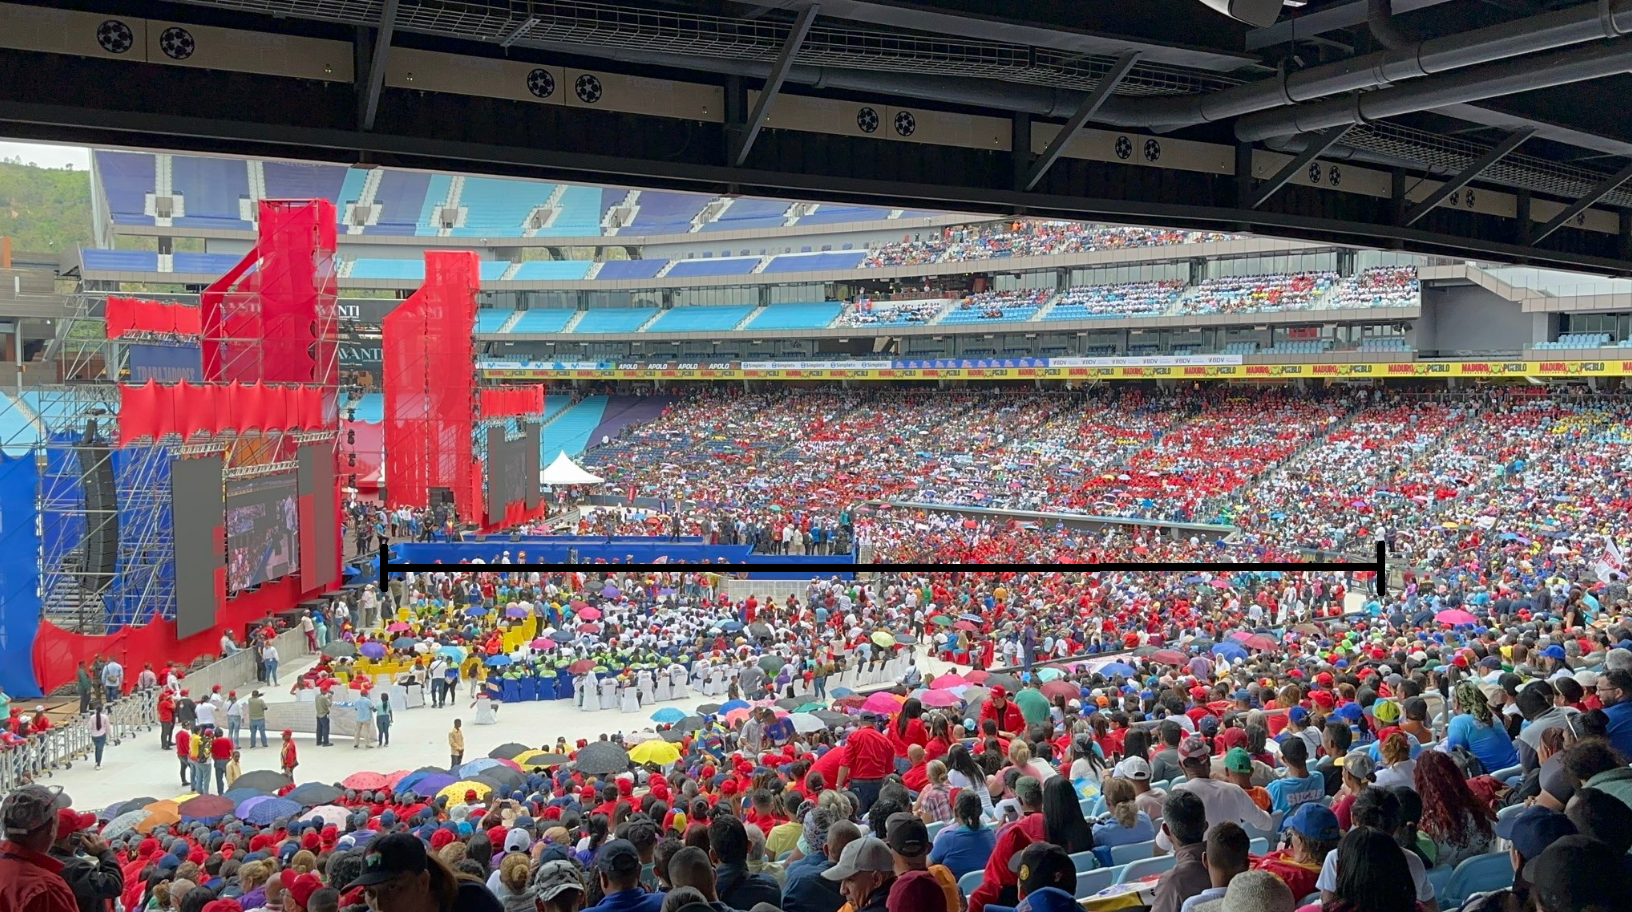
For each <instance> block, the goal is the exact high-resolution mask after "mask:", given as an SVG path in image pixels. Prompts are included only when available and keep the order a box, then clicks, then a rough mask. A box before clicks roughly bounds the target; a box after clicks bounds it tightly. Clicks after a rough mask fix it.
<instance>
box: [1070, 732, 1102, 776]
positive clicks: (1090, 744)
mask: <svg viewBox="0 0 1632 912" xmlns="http://www.w3.org/2000/svg"><path fill="white" fill-rule="evenodd" d="M1069 769H1070V771H1071V775H1070V779H1071V781H1072V782H1075V781H1077V780H1078V779H1092V780H1094V781H1095V782H1098V781H1099V780H1100V778H1101V777H1102V776H1104V775H1105V771H1106V766H1105V757H1104V756H1103V755H1102V754H1101V753H1100V752H1099V744H1098V743H1097V742H1096V741H1095V740H1094V736H1093V735H1091V734H1088V733H1087V732H1083V733H1082V734H1079V735H1077V736H1076V737H1074V738H1072V739H1071V766H1070V767H1069Z"/></svg>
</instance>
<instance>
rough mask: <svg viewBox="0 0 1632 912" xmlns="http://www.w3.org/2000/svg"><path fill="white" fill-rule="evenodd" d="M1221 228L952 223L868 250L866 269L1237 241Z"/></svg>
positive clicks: (863, 264) (864, 263) (1026, 221)
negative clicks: (1199, 229)
mask: <svg viewBox="0 0 1632 912" xmlns="http://www.w3.org/2000/svg"><path fill="white" fill-rule="evenodd" d="M1235 237H1236V235H1230V234H1222V233H1219V232H1216V231H1180V230H1175V229H1171V228H1138V227H1121V226H1111V225H1087V224H1083V223H1081V222H1059V221H1041V220H1032V219H1022V220H1019V221H1014V222H986V223H982V224H978V225H951V226H948V227H946V228H942V229H940V230H939V231H929V232H924V233H921V234H917V235H914V236H912V237H904V238H902V239H901V240H900V241H896V242H892V243H888V244H881V245H879V246H877V247H873V248H872V249H870V250H868V252H867V258H866V259H865V260H863V261H862V268H864V269H877V268H880V267H885V266H917V265H920V264H924V263H961V262H973V261H980V260H996V259H1006V258H1009V257H1020V256H1050V255H1055V254H1062V253H1085V252H1090V251H1094V250H1120V249H1124V248H1128V247H1166V246H1171V245H1174V244H1206V243H1212V242H1215V241H1227V240H1232V239H1234V238H1235Z"/></svg>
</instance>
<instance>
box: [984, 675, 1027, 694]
mask: <svg viewBox="0 0 1632 912" xmlns="http://www.w3.org/2000/svg"><path fill="white" fill-rule="evenodd" d="M986 687H987V688H988V689H990V688H993V687H1001V688H1004V689H1005V690H1007V691H1008V692H1009V693H1014V692H1015V691H1017V690H1019V689H1020V679H1019V678H1016V677H1012V676H1010V675H992V676H991V677H989V678H987V679H986Z"/></svg>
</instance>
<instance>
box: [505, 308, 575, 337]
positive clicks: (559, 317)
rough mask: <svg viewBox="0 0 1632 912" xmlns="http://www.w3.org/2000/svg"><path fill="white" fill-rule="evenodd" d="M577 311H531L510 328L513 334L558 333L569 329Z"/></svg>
mask: <svg viewBox="0 0 1632 912" xmlns="http://www.w3.org/2000/svg"><path fill="white" fill-rule="evenodd" d="M577 312H578V311H576V310H566V309H551V310H529V311H527V312H526V313H524V314H522V315H521V319H519V320H517V321H516V323H515V325H514V326H512V327H510V331H511V332H513V333H558V332H560V331H561V330H563V329H566V328H567V323H568V322H569V321H571V320H572V315H573V314H575V313H577Z"/></svg>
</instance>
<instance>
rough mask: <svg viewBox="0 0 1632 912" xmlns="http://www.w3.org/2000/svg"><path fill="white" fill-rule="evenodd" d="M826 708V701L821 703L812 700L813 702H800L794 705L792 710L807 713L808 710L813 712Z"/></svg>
mask: <svg viewBox="0 0 1632 912" xmlns="http://www.w3.org/2000/svg"><path fill="white" fill-rule="evenodd" d="M826 708H827V704H826V703H822V702H820V701H817V702H814V703H800V704H799V705H798V706H795V707H794V708H793V710H794V712H802V713H808V712H815V711H816V710H818V709H826Z"/></svg>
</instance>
